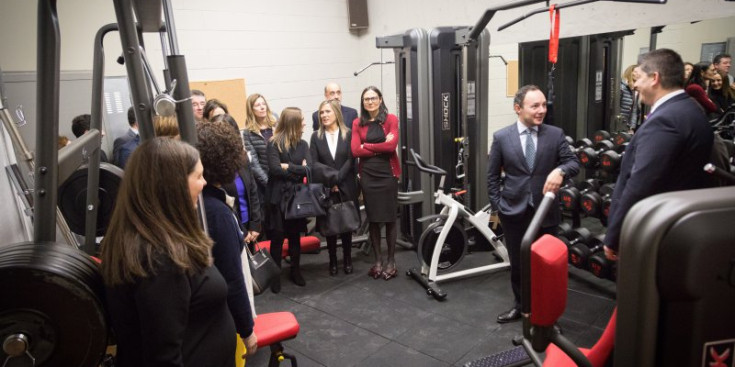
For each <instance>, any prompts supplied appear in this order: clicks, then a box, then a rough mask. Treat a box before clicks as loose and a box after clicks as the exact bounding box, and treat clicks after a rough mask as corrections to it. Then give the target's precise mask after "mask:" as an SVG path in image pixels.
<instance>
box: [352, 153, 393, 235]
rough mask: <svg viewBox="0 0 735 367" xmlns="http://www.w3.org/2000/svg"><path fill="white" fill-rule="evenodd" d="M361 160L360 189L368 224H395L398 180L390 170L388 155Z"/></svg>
mask: <svg viewBox="0 0 735 367" xmlns="http://www.w3.org/2000/svg"><path fill="white" fill-rule="evenodd" d="M361 159H362V169H361V172H360V188H361V189H362V195H363V198H364V200H365V212H366V213H367V218H368V221H369V222H372V223H386V222H395V221H396V217H397V215H396V213H397V211H398V179H397V178H396V177H395V176H393V171H392V170H391V168H390V155H389V154H379V155H376V156H373V157H366V158H361Z"/></svg>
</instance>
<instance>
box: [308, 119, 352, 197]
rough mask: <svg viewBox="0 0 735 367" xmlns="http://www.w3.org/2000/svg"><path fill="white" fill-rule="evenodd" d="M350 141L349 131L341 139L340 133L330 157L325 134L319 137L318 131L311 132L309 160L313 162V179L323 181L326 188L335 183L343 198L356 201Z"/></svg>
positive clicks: (350, 133) (350, 134)
mask: <svg viewBox="0 0 735 367" xmlns="http://www.w3.org/2000/svg"><path fill="white" fill-rule="evenodd" d="M338 134H339V133H338ZM351 141H352V132H351V131H349V132H348V133H347V138H346V139H342V135H341V134H340V135H339V138H338V139H337V152H336V153H335V155H334V158H332V153H330V152H329V145H327V136H326V134H325V135H323V136H322V137H321V138H320V137H319V133H318V132H316V131H315V132H314V133H313V134H311V143H310V144H309V150H310V151H311V160H312V161H313V162H314V165H313V176H314V180H315V181H317V182H321V183H323V184H324V186H325V187H328V188H331V187H332V186H334V185H337V187H339V189H340V190H341V191H342V196H343V198H344V199H345V200H353V201H357V182H355V165H354V159H353V158H352V150H351V149H350V143H351Z"/></svg>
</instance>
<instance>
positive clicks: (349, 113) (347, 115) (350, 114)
mask: <svg viewBox="0 0 735 367" xmlns="http://www.w3.org/2000/svg"><path fill="white" fill-rule="evenodd" d="M339 109H340V110H342V121H344V122H345V126H347V128H348V129H352V122H353V121H355V119H356V118H357V110H355V109H354V108H352V107H347V106H345V105H340V106H339ZM311 122H312V125H311V126H312V129H313V130H314V131H317V129H319V111H314V113H312V114H311Z"/></svg>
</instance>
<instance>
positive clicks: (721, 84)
mask: <svg viewBox="0 0 735 367" xmlns="http://www.w3.org/2000/svg"><path fill="white" fill-rule="evenodd" d="M709 98H710V99H711V100H712V102H714V104H715V105H716V106H717V108H718V110H719V111H718V112H724V111H725V110H726V109H727V108H728V107H730V106H731V105H732V104H733V103H735V90H733V88H732V87H731V86H730V84H728V78H727V73H725V72H724V71H716V72H715V74H714V77H713V78H712V82H711V83H710V87H709Z"/></svg>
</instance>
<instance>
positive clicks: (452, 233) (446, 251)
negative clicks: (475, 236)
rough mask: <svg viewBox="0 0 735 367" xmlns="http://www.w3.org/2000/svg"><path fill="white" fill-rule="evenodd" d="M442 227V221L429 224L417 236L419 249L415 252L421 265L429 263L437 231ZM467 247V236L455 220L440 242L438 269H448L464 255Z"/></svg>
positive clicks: (437, 236) (437, 235)
mask: <svg viewBox="0 0 735 367" xmlns="http://www.w3.org/2000/svg"><path fill="white" fill-rule="evenodd" d="M443 227H444V224H443V223H438V222H437V223H433V224H431V225H430V226H429V227H428V228H426V230H425V231H424V233H422V234H421V238H419V249H418V251H417V254H418V256H419V261H420V262H421V263H422V265H426V266H429V265H431V257H432V255H433V254H434V247H435V246H436V241H437V239H438V238H439V233H440V232H441V230H442V228H443ZM466 248H467V238H466V234H465V232H464V231H463V230H462V228H461V227H460V226H459V225H458V224H457V223H456V222H455V223H454V224H453V225H452V228H451V229H450V230H449V233H447V238H446V239H445V240H444V243H443V244H442V249H441V253H440V255H439V263H438V265H437V269H438V270H445V269H449V268H451V267H452V266H454V265H456V264H457V263H458V262H459V261H460V260H462V257H464V254H465V250H466Z"/></svg>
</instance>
